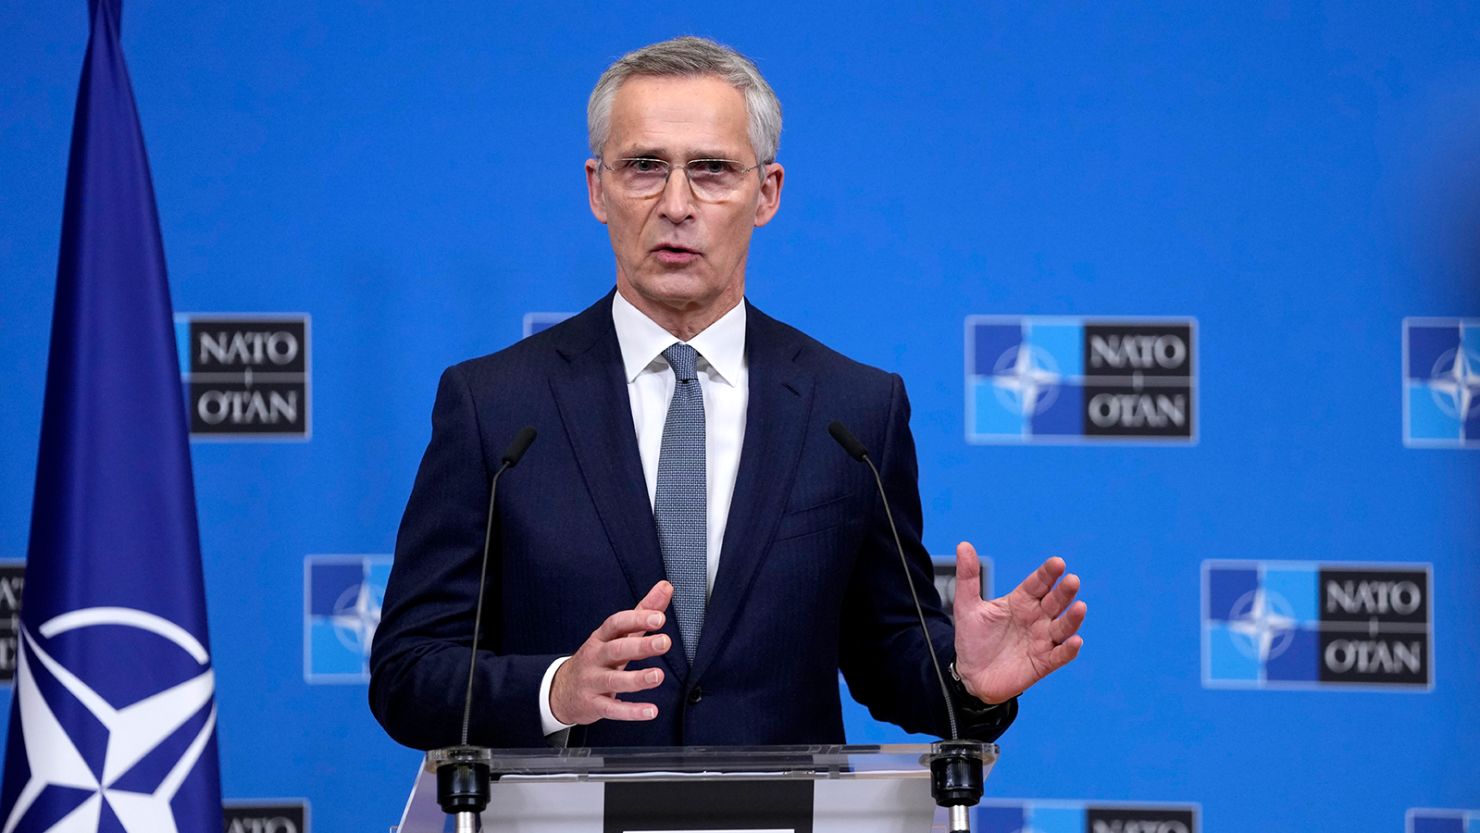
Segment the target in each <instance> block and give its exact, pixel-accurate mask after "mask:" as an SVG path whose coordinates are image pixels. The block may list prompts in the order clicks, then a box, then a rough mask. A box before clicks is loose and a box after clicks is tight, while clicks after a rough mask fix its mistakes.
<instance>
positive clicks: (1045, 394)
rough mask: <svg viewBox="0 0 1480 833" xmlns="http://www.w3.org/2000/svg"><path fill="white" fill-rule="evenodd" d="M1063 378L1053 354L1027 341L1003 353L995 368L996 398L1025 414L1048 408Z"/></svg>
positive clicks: (1030, 414) (993, 380)
mask: <svg viewBox="0 0 1480 833" xmlns="http://www.w3.org/2000/svg"><path fill="white" fill-rule="evenodd" d="M1060 378H1061V374H1060V373H1059V368H1058V365H1057V363H1055V362H1054V360H1053V356H1050V355H1049V354H1048V352H1047V351H1045V350H1042V349H1040V348H1038V347H1034V346H1033V345H1031V344H1027V343H1023V344H1019V345H1018V346H1016V347H1013V348H1011V349H1010V350H1008V351H1007V352H1005V353H1003V354H1002V356H1001V357H1000V358H998V359H997V363H996V365H994V366H993V368H992V386H993V387H994V388H995V389H996V392H997V400H998V401H999V402H1001V403H1002V404H1003V405H1004V406H1005V407H1008V408H1010V409H1012V410H1014V411H1016V412H1017V413H1018V414H1021V415H1022V416H1032V415H1033V414H1036V413H1038V412H1039V411H1044V410H1047V409H1048V407H1049V406H1050V405H1052V404H1053V401H1054V399H1055V397H1057V396H1058V391H1059V379H1060Z"/></svg>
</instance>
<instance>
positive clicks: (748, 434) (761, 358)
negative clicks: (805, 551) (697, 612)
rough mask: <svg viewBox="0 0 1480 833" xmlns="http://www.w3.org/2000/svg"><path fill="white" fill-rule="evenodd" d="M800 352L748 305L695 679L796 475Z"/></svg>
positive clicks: (806, 384) (801, 426)
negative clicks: (734, 446) (735, 445)
mask: <svg viewBox="0 0 1480 833" xmlns="http://www.w3.org/2000/svg"><path fill="white" fill-rule="evenodd" d="M747 303H748V302H747ZM800 350H801V345H800V343H799V342H798V340H797V339H796V338H795V336H794V333H793V331H792V330H790V329H789V328H787V327H784V326H782V325H781V324H779V323H777V322H776V321H775V320H774V319H772V318H770V317H769V316H767V315H765V314H764V313H762V312H760V311H759V310H757V309H756V308H755V307H748V308H747V310H746V325H745V352H746V357H747V359H748V360H749V375H750V401H749V404H748V405H747V406H746V414H745V442H744V444H743V446H742V447H741V452H740V468H739V471H738V472H737V473H736V476H735V493H734V497H733V498H732V499H731V501H730V517H729V520H728V521H727V522H726V525H725V538H724V544H723V547H722V549H721V551H720V559H719V572H718V573H717V574H716V576H715V579H714V590H713V592H712V593H711V594H710V597H709V606H708V608H707V610H706V611H705V615H704V630H703V633H702V634H701V635H700V637H699V648H698V652H697V654H696V655H695V657H694V672H693V673H694V675H695V676H698V675H699V674H702V673H703V672H704V669H705V668H707V667H708V665H709V663H710V661H711V660H712V659H713V657H714V655H715V654H716V652H717V651H718V649H719V646H720V645H722V644H723V642H724V638H725V636H726V634H727V632H728V631H729V628H730V625H731V623H732V622H733V621H734V619H735V614H736V613H737V612H738V611H739V610H740V607H741V605H742V603H743V602H744V599H745V596H746V594H747V592H748V591H749V588H750V582H751V578H752V577H753V576H754V575H755V571H756V569H757V568H758V567H759V566H760V564H761V562H762V561H763V560H764V558H765V553H766V549H765V548H766V545H767V544H768V543H769V542H770V540H771V533H772V532H773V531H774V530H775V528H776V523H777V521H778V520H780V518H781V511H782V509H783V508H784V507H785V506H786V498H787V495H788V494H789V493H790V492H791V484H792V481H793V480H794V479H795V477H796V470H797V458H798V455H800V454H801V449H802V441H803V438H804V437H805V436H806V429H807V422H808V417H809V415H810V413H811V409H812V377H811V375H810V374H808V373H807V372H806V371H804V370H803V369H802V368H801V367H800V366H798V365H797V363H796V361H795V359H796V356H797V354H798V352H799V351H800ZM670 653H671V652H670Z"/></svg>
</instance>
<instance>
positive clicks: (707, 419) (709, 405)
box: [539, 292, 750, 735]
mask: <svg viewBox="0 0 1480 833" xmlns="http://www.w3.org/2000/svg"><path fill="white" fill-rule="evenodd" d="M612 323H613V324H614V325H616V330H617V344H618V345H620V347H621V349H622V367H623V371H624V376H625V377H626V379H627V402H628V404H629V405H631V406H632V427H633V428H634V429H635V430H636V432H637V451H638V453H639V454H640V455H641V456H642V474H643V479H644V480H646V481H647V494H648V504H649V505H652V503H653V502H654V499H655V497H656V495H657V492H658V456H659V453H660V452H661V450H662V447H663V423H664V422H665V421H666V419H667V417H668V403H669V401H670V400H672V399H673V388H674V386H675V379H674V376H673V371H672V370H670V369H669V367H668V361H667V360H666V359H664V358H663V351H664V350H667V349H668V348H669V347H670V346H672V345H673V344H674V343H675V342H678V341H679V339H677V338H675V337H674V336H673V334H672V333H670V332H668V331H667V330H665V329H663V328H662V327H660V326H659V325H658V324H657V323H656V322H655V321H653V320H652V319H651V318H648V317H647V316H646V315H644V314H643V313H642V312H641V311H640V310H638V309H637V307H634V306H633V305H632V304H631V302H629V301H628V300H627V299H626V298H623V297H622V294H621V293H620V292H618V293H616V295H614V296H613V299H612ZM686 343H687V344H688V345H689V346H690V347H693V348H694V350H695V351H697V352H698V353H699V360H698V362H697V371H698V376H699V390H700V391H701V392H702V393H703V395H704V470H705V471H704V484H705V487H706V490H707V491H708V493H709V500H708V516H707V518H706V519H705V520H706V530H707V532H708V533H709V534H708V538H709V541H708V544H709V546H708V554H707V556H708V557H707V561H708V575H707V580H706V584H707V586H706V591H713V589H714V576H715V573H716V572H717V571H718V570H719V556H720V546H721V543H722V542H723V541H724V539H725V522H726V521H728V520H729V517H730V500H731V498H733V497H734V494H735V474H736V473H737V472H738V471H739V468H740V446H741V445H742V443H743V442H744V440H745V408H746V404H747V402H748V401H749V399H750V378H749V374H750V370H749V367H748V365H747V363H746V359H745V302H744V301H743V300H742V301H741V302H740V303H738V304H736V305H735V307H734V309H731V310H730V311H729V312H727V313H725V314H724V315H723V316H721V317H720V319H719V320H718V321H716V322H714V323H713V324H710V325H709V326H708V327H707V328H705V330H704V331H703V332H701V333H699V334H698V335H696V336H694V337H693V338H692V339H689V341H688V342H686ZM611 612H612V613H616V611H611ZM566 659H569V657H562V658H560V659H558V660H556V661H555V662H553V663H551V664H550V667H549V668H548V669H547V670H546V671H545V676H544V679H543V680H542V681H541V684H540V694H539V697H540V723H541V724H542V727H543V729H544V733H545V734H547V735H548V734H552V733H554V732H558V731H560V730H561V729H566V728H569V724H566V723H561V722H560V721H558V720H556V719H555V715H554V714H553V713H552V712H551V711H550V684H551V682H552V681H553V680H554V679H555V671H556V670H557V669H559V668H560V666H561V664H563V663H564V662H565V660H566Z"/></svg>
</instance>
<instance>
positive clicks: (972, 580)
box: [951, 541, 982, 621]
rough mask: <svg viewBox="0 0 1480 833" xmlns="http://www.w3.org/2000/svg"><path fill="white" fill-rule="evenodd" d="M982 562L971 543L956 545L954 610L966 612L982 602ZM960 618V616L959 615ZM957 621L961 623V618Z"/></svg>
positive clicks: (963, 542) (952, 601) (952, 603)
mask: <svg viewBox="0 0 1480 833" xmlns="http://www.w3.org/2000/svg"><path fill="white" fill-rule="evenodd" d="M981 591H982V562H981V558H979V557H978V556H977V554H976V547H973V546H972V545H971V542H970V541H962V542H961V543H959V544H957V545H956V595H955V597H954V598H953V599H952V600H951V605H952V609H953V610H955V611H966V610H970V609H971V607H970V606H971V605H973V604H980V603H981V600H982V592H981ZM958 617H959V614H958ZM957 621H960V620H959V618H958V619H957Z"/></svg>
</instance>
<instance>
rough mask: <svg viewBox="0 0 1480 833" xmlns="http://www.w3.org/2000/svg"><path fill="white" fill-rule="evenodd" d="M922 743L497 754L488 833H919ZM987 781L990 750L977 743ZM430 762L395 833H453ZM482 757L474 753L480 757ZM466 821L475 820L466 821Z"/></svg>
mask: <svg viewBox="0 0 1480 833" xmlns="http://www.w3.org/2000/svg"><path fill="white" fill-rule="evenodd" d="M931 753H932V747H930V746H929V745H925V744H918V745H916V744H899V745H885V746H766V747H733V746H732V747H708V748H706V747H683V748H640V749H570V750H549V749H547V750H538V749H493V750H486V754H487V758H486V762H487V764H488V767H489V771H490V772H491V773H492V775H493V786H492V790H491V798H490V801H489V805H488V808H487V809H486V810H485V811H484V812H483V814H482V817H481V818H482V828H483V829H484V830H487V831H489V832H490V833H556V831H560V833H657V832H658V831H663V833H679V831H706V832H707V833H720V831H724V833H738V831H747V833H754V832H757V831H765V833H782V832H783V831H786V833H845V831H846V833H926V831H929V830H930V829H931V828H932V820H933V819H934V820H935V821H936V822H937V823H938V822H939V819H936V812H937V808H936V806H935V802H934V800H933V799H932V798H931V769H930V757H931ZM980 753H981V761H982V769H983V777H985V774H986V773H987V772H990V770H991V768H992V765H993V764H994V763H995V762H996V760H997V755H998V748H997V746H996V744H980ZM441 754H442V752H441V751H440V750H439V751H433V752H431V753H428V755H427V756H426V759H425V760H424V761H423V763H422V766H421V769H420V771H419V772H418V773H417V778H416V784H415V787H414V788H413V790H412V792H411V796H410V798H409V799H408V800H407V803H406V809H405V811H404V812H403V813H402V816H401V821H400V824H399V825H397V827H395V828H392V831H393V833H443V831H447V830H452V829H453V828H452V824H451V821H450V819H449V817H448V816H447V815H446V814H445V813H444V812H443V811H442V809H441V807H439V806H438V803H437V767H438V764H439V763H441V762H442V760H441V758H440V757H439V756H440V755H441ZM481 754H482V751H481V750H480V755H481ZM469 818H471V816H470V817H469Z"/></svg>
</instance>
